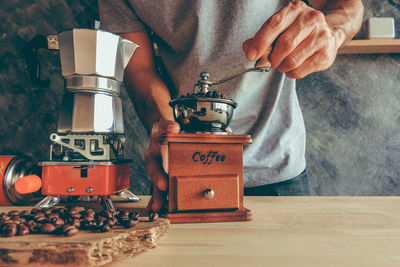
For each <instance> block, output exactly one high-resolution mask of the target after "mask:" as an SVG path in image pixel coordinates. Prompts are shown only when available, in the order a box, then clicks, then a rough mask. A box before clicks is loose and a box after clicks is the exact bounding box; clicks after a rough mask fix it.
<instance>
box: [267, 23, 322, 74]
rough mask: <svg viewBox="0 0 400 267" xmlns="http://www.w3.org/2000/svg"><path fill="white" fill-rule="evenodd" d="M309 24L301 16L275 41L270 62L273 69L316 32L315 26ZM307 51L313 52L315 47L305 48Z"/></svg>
mask: <svg viewBox="0 0 400 267" xmlns="http://www.w3.org/2000/svg"><path fill="white" fill-rule="evenodd" d="M307 24H309V23H308V22H304V21H303V19H302V17H301V16H299V17H298V18H297V20H296V21H295V22H294V23H293V24H292V25H291V26H290V27H289V28H288V29H287V30H286V31H285V32H284V33H282V34H281V35H280V36H279V37H278V39H277V40H276V41H275V45H274V50H273V51H272V53H271V56H270V60H271V65H272V68H277V67H278V66H279V65H280V64H281V63H282V61H283V60H284V59H285V58H286V57H287V56H288V55H289V54H291V53H292V52H293V51H294V50H295V49H296V48H297V47H298V45H300V44H301V43H302V42H304V41H305V40H306V39H307V38H308V36H309V35H310V34H312V32H313V31H314V30H315V26H314V25H312V24H310V25H307ZM303 48H304V49H306V50H312V52H311V53H314V52H315V51H316V50H315V47H313V46H308V47H303Z"/></svg>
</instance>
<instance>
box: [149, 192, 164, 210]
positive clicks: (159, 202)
mask: <svg viewBox="0 0 400 267" xmlns="http://www.w3.org/2000/svg"><path fill="white" fill-rule="evenodd" d="M163 202H164V199H163V197H162V194H161V192H160V190H158V188H157V187H156V186H154V187H153V196H152V204H151V210H152V211H153V212H159V211H160V210H161V208H162V206H163Z"/></svg>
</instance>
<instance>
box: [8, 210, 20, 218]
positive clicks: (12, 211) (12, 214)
mask: <svg viewBox="0 0 400 267" xmlns="http://www.w3.org/2000/svg"><path fill="white" fill-rule="evenodd" d="M7 215H8V216H10V217H11V216H17V215H19V211H18V210H10V211H9V212H8V213H7Z"/></svg>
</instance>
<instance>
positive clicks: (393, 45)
mask: <svg viewBox="0 0 400 267" xmlns="http://www.w3.org/2000/svg"><path fill="white" fill-rule="evenodd" d="M338 53H339V54H380V53H400V39H371V40H351V41H350V42H349V43H348V44H347V45H346V46H345V47H343V48H342V49H339V52H338Z"/></svg>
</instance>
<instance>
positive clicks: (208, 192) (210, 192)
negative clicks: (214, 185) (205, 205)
mask: <svg viewBox="0 0 400 267" xmlns="http://www.w3.org/2000/svg"><path fill="white" fill-rule="evenodd" d="M201 195H202V196H203V197H204V198H205V199H208V200H210V199H213V198H214V195H215V193H214V191H213V190H212V189H206V190H204V191H203V192H201Z"/></svg>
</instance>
